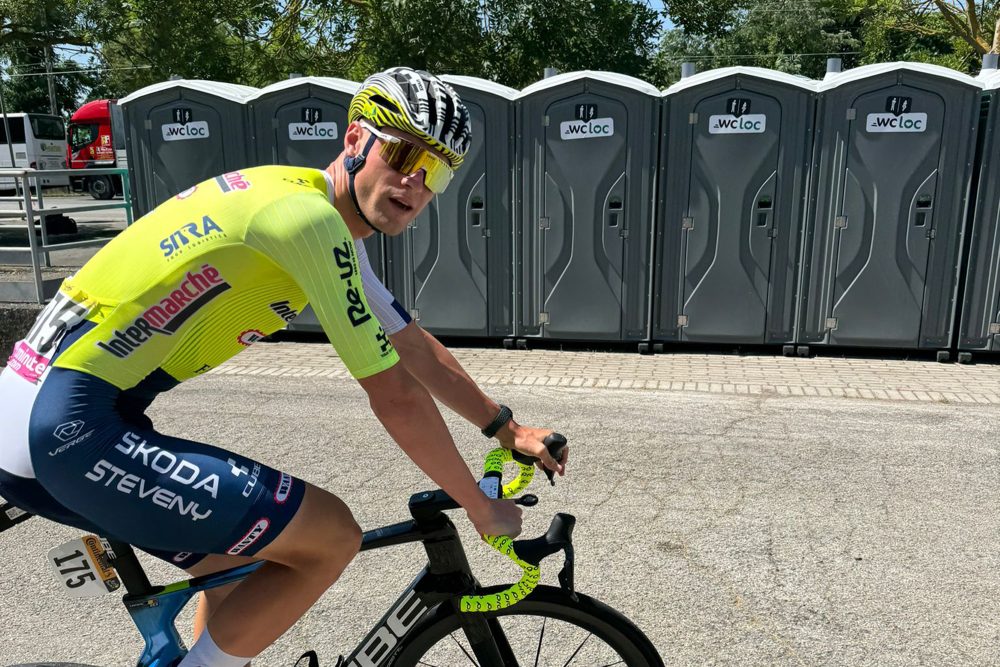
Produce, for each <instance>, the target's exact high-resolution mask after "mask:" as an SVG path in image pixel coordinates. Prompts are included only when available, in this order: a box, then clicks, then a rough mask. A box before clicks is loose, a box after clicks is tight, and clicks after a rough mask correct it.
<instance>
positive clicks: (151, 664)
mask: <svg viewBox="0 0 1000 667" xmlns="http://www.w3.org/2000/svg"><path fill="white" fill-rule="evenodd" d="M261 565H263V562H260V563H251V564H249V565H244V566H242V567H237V568H233V569H231V570H226V571H224V572H219V573H217V574H210V575H207V576H204V577H198V578H196V579H191V580H190V581H183V582H180V583H177V584H173V585H171V586H167V587H166V588H165V589H164V590H162V591H161V592H159V593H155V594H153V595H143V596H137V597H132V596H126V597H125V607H126V608H127V609H128V613H129V614H130V615H131V616H132V621H133V622H134V623H135V625H136V627H137V628H139V633H140V634H141V635H142V639H143V641H144V642H145V644H146V645H145V648H144V649H143V652H142V656H141V657H140V658H139V662H138V664H137V667H170V666H171V665H173V664H174V663H175V662H177V661H178V660H179V659H180V658H183V657H184V656H185V655H186V654H187V649H186V648H185V647H184V642H183V641H182V640H181V636H180V634H178V632H177V627H176V626H175V621H176V620H177V615H178V614H179V613H180V611H181V609H183V608H184V606H185V605H186V604H187V603H188V602H189V601H190V600H191V598H192V597H194V596H195V595H196V594H198V593H200V592H201V591H204V590H208V589H210V588H217V587H219V586H225V585H226V584H231V583H233V582H236V581H240V580H242V579H245V578H246V577H247V575H249V574H250V573H251V572H253V571H254V570H256V569H257V568H258V567H260V566H261Z"/></svg>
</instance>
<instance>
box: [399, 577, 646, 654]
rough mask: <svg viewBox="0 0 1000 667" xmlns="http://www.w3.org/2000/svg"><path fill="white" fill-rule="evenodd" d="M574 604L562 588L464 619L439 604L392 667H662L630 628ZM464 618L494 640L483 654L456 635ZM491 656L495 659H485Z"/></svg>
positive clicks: (605, 611) (597, 606)
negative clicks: (495, 666)
mask: <svg viewBox="0 0 1000 667" xmlns="http://www.w3.org/2000/svg"><path fill="white" fill-rule="evenodd" d="M485 592H487V593H489V592H495V591H493V589H487V590H486V591H485ZM577 597H578V599H577V601H574V600H573V599H572V597H570V594H569V593H567V592H566V591H564V590H562V589H560V588H553V587H551V586H539V587H538V588H536V589H535V590H534V592H532V593H531V595H530V596H528V597H527V598H526V599H525V600H522V601H521V602H518V603H517V604H515V605H514V606H512V607H508V608H506V609H501V610H500V611H496V612H484V613H480V612H475V613H470V614H465V613H463V612H459V611H456V610H455V609H454V607H452V605H450V604H447V603H442V604H440V605H438V606H437V607H436V608H434V609H433V610H432V611H431V612H430V613H429V614H428V615H427V616H426V617H425V618H424V619H422V620H421V621H420V623H419V624H418V625H417V626H416V627H415V628H413V631H412V632H410V633H409V634H408V635H407V637H406V638H405V639H404V640H403V643H402V645H401V646H400V647H399V650H398V653H397V654H396V656H395V658H394V660H393V661H392V664H393V665H394V666H395V667H417V666H418V665H420V666H428V665H430V666H435V667H440V666H444V665H447V666H448V667H457V666H459V665H470V666H472V665H476V666H477V667H487V666H490V667H492V665H493V664H494V663H496V664H498V665H502V666H503V667H514V666H517V667H530V666H535V665H538V666H541V665H562V666H564V667H565V666H567V665H580V666H581V667H582V666H583V665H587V666H588V667H593V666H604V665H608V666H610V665H621V666H623V667H663V660H662V659H661V658H660V657H659V655H658V654H657V652H656V649H655V648H654V647H653V644H652V642H650V641H649V639H648V638H647V637H646V635H644V634H643V633H642V631H641V630H639V628H637V627H636V626H635V624H634V623H632V621H630V620H628V619H627V618H625V617H624V616H623V615H622V614H621V613H619V612H617V611H615V610H614V609H612V608H611V607H609V606H607V605H606V604H604V603H602V602H599V601H597V600H594V599H593V598H589V597H587V596H586V595H580V594H578V595H577ZM467 616H476V617H480V618H485V619H486V621H487V623H486V624H485V625H484V626H483V627H485V626H488V627H489V630H490V633H491V634H492V640H493V641H487V642H486V643H487V644H488V645H489V650H484V649H483V648H481V647H480V648H477V647H474V642H471V641H470V638H469V636H470V634H472V635H475V634H476V632H475V630H472V631H471V632H470V631H469V630H467V629H465V628H463V627H462V621H463V620H468V619H465V618H463V617H467ZM477 641H479V640H477ZM490 651H495V652H497V653H499V654H500V656H501V657H500V658H499V659H497V658H496V657H494V658H489V657H486V655H487V654H488V653H489V652H490Z"/></svg>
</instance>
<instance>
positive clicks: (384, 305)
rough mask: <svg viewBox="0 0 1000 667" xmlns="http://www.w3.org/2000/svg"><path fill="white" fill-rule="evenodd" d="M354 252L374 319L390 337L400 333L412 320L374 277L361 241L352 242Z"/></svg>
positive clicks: (376, 277)
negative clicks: (376, 319)
mask: <svg viewBox="0 0 1000 667" xmlns="http://www.w3.org/2000/svg"><path fill="white" fill-rule="evenodd" d="M354 251H355V252H356V253H357V254H358V264H360V265H361V281H362V282H363V283H364V286H365V296H366V298H367V299H368V304H369V305H370V306H371V308H372V311H373V312H374V313H375V317H377V318H378V321H379V322H380V323H381V324H382V328H383V329H384V330H385V332H386V333H387V334H389V335H390V336H391V335H392V334H394V333H398V332H400V331H402V330H403V329H404V328H405V327H406V325H407V324H409V323H410V322H411V321H412V319H413V318H411V317H410V314H409V313H407V312H406V309H405V308H403V305H402V304H401V303H399V301H396V297H394V296H393V295H392V292H390V291H389V290H388V289H387V288H386V286H385V285H383V284H382V281H381V280H379V279H378V276H376V275H375V272H374V271H373V270H372V265H371V262H370V261H369V260H368V251H367V250H365V244H364V242H363V241H362V240H361V239H358V240H356V241H355V242H354Z"/></svg>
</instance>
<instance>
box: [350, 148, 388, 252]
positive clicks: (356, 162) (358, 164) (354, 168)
mask: <svg viewBox="0 0 1000 667" xmlns="http://www.w3.org/2000/svg"><path fill="white" fill-rule="evenodd" d="M374 145H375V135H374V134H372V135H371V136H369V137H368V143H367V144H365V147H364V149H363V150H362V151H361V153H360V154H359V155H346V156H344V169H346V170H347V190H348V191H349V192H350V193H351V201H352V202H353V203H354V212H355V213H357V214H358V217H359V218H361V221H362V222H363V223H365V224H366V225H368V226H369V227H371V228H372V229H374V230H375V231H376V232H378V233H380V234H381V233H382V230H381V229H379V228H378V227H376V226H375V225H373V224H372V223H371V222H369V221H368V218H367V217H366V216H365V214H364V213H362V212H361V204H359V203H358V194H357V192H356V191H355V190H354V175H355V174H356V173H358V172H359V171H361V168H362V167H364V166H365V161H367V159H368V152H369V151H370V150H371V149H372V146H374Z"/></svg>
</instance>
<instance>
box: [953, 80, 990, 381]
mask: <svg viewBox="0 0 1000 667" xmlns="http://www.w3.org/2000/svg"><path fill="white" fill-rule="evenodd" d="M984 74H985V73H984ZM979 78H980V80H981V81H982V82H983V83H984V84H985V86H986V93H985V94H984V96H983V106H982V109H983V124H982V126H981V127H982V130H981V131H982V132H983V137H982V143H981V148H980V155H981V156H982V157H981V160H980V163H979V192H978V193H977V194H976V209H975V215H974V216H973V218H972V227H971V230H970V236H971V238H970V244H969V254H968V262H967V264H966V266H965V293H964V298H963V300H962V320H961V325H960V328H959V336H958V349H959V353H958V360H959V361H962V362H968V361H970V360H971V352H973V351H984V352H1000V73H997V72H996V71H995V70H994V71H993V72H992V74H991V75H986V76H981V77H979Z"/></svg>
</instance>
